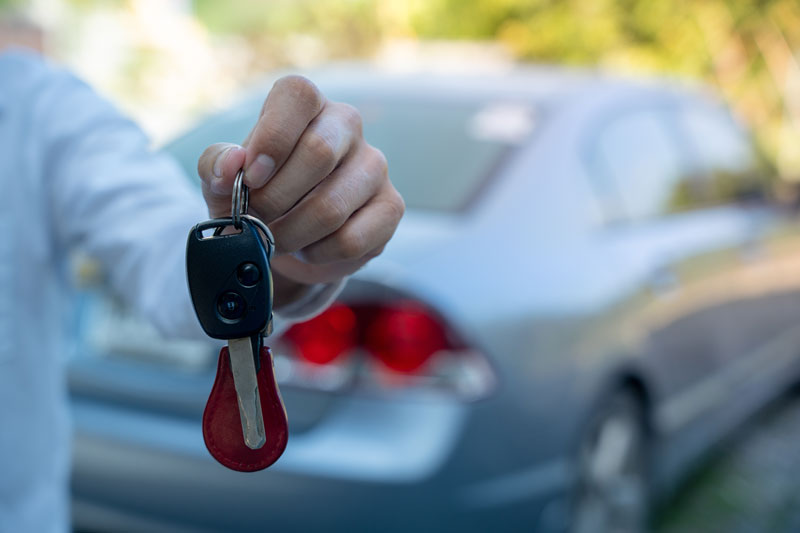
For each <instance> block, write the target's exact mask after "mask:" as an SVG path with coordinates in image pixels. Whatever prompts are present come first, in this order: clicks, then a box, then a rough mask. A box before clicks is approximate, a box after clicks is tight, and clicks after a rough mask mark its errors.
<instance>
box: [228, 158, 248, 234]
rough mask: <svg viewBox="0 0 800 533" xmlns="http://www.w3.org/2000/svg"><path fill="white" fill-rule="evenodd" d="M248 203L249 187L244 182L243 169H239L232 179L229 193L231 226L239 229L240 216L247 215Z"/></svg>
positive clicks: (240, 225) (240, 224)
mask: <svg viewBox="0 0 800 533" xmlns="http://www.w3.org/2000/svg"><path fill="white" fill-rule="evenodd" d="M249 204H250V188H249V187H248V186H247V185H245V184H244V169H243V168H242V169H239V172H237V173H236V179H234V180H233V194H231V218H232V219H233V227H235V228H236V229H241V227H242V216H243V215H247V208H248V207H249Z"/></svg>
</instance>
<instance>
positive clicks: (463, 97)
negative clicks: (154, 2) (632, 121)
mask: <svg viewBox="0 0 800 533" xmlns="http://www.w3.org/2000/svg"><path fill="white" fill-rule="evenodd" d="M290 73H299V74H302V75H305V76H307V77H308V78H310V79H311V80H313V81H314V82H315V83H316V84H317V85H318V86H319V87H320V89H322V91H323V92H324V93H325V94H326V95H330V96H332V97H333V98H336V97H339V96H340V95H341V97H344V96H353V95H357V96H362V95H374V96H375V97H377V98H379V99H393V100H395V99H396V100H400V99H402V100H428V101H452V102H464V103H476V104H481V103H486V102H493V101H497V100H504V99H511V100H516V101H523V102H530V103H532V104H535V105H536V106H537V107H552V106H554V105H555V104H559V103H565V102H569V101H571V100H578V99H582V98H585V97H586V96H589V95H591V96H592V97H593V98H602V97H603V95H616V96H619V95H625V94H631V93H636V94H640V95H644V94H649V95H650V96H654V97H655V96H660V97H662V98H669V97H675V96H678V95H683V96H684V97H686V96H688V95H694V96H700V95H705V96H708V95H709V92H708V91H707V90H706V89H704V88H703V87H702V86H701V85H699V84H697V83H696V82H692V81H689V80H684V79H677V78H665V77H642V76H636V77H633V76H625V75H620V74H611V73H608V72H605V71H602V70H599V69H588V68H573V67H565V66H556V65H534V64H516V65H513V66H511V67H499V68H497V69H494V70H489V71H487V70H486V69H477V70H476V71H475V72H472V73H468V72H464V71H463V70H460V71H457V72H448V71H442V70H438V71H434V70H416V71H408V70H407V71H401V70H392V69H389V68H381V67H379V66H375V65H371V64H367V63H360V62H355V63H354V62H348V63H333V64H328V65H326V66H323V67H319V68H314V69H309V70H304V71H301V72H297V71H282V72H276V73H274V74H272V75H270V76H269V77H267V78H266V79H264V80H262V81H261V82H260V83H257V84H256V85H255V88H254V89H252V90H249V91H247V93H245V99H246V100H250V99H251V98H252V99H256V100H259V101H263V98H264V95H265V94H266V92H267V91H268V90H269V87H270V86H271V85H272V83H273V82H274V81H275V80H276V79H278V78H279V77H280V76H283V75H286V74H290Z"/></svg>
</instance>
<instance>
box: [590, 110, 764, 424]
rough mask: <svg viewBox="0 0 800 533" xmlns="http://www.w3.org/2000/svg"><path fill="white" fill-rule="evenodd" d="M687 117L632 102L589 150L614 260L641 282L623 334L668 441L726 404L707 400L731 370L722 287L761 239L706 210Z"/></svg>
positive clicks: (734, 219) (722, 210)
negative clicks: (722, 373) (681, 119)
mask: <svg viewBox="0 0 800 533" xmlns="http://www.w3.org/2000/svg"><path fill="white" fill-rule="evenodd" d="M679 109H680V107H679V102H678V101H675V100H674V99H658V98H648V99H646V100H642V101H640V102H638V103H637V102H636V101H628V102H625V103H623V104H620V106H619V107H617V108H615V109H614V110H613V112H611V113H608V114H607V115H606V116H607V118H606V119H605V120H604V121H601V122H600V123H599V124H598V126H597V127H596V129H595V130H594V137H593V141H592V142H590V143H589V144H588V160H589V161H590V166H591V167H592V169H593V173H592V178H593V179H594V180H595V181H596V190H597V191H598V194H599V195H600V197H601V201H602V203H603V205H604V206H605V210H606V213H607V223H606V225H605V229H604V231H603V232H604V236H605V239H606V240H607V241H608V243H609V244H608V250H609V253H611V254H615V255H616V256H617V257H618V261H617V262H618V264H620V265H621V268H623V269H625V270H626V271H627V272H628V274H627V275H628V276H630V277H632V278H633V279H635V280H636V289H635V290H634V291H633V293H632V294H631V295H630V301H631V304H630V306H629V307H630V310H629V312H628V313H627V315H625V318H623V319H622V321H623V322H624V324H621V327H620V332H621V334H623V333H624V332H629V333H624V334H630V335H631V336H632V337H635V338H636V339H638V340H637V342H638V343H639V351H640V353H641V354H642V355H643V357H642V358H641V361H640V362H639V364H640V366H641V367H642V368H643V369H644V371H645V372H646V373H647V374H648V376H649V377H651V379H652V383H653V384H654V385H655V387H656V390H654V391H653V392H654V393H655V399H656V403H657V411H656V416H657V420H656V423H657V424H658V427H659V429H660V430H662V431H665V432H670V431H676V430H679V429H680V428H681V427H682V426H684V425H686V424H687V423H689V422H692V421H694V420H696V419H697V418H698V417H699V416H701V415H703V414H706V413H708V412H709V410H710V409H712V408H713V406H714V404H715V403H716V402H718V401H720V398H719V397H718V396H714V397H708V396H707V395H706V394H705V392H706V390H707V387H706V385H707V383H708V379H709V378H710V377H711V376H714V375H715V374H716V373H717V372H718V371H719V370H720V368H721V367H722V366H724V364H725V362H726V361H727V350H728V346H727V343H726V337H725V333H726V330H727V326H726V325H725V324H724V323H723V322H721V320H723V318H724V317H723V315H721V314H720V305H722V303H723V302H724V300H725V299H726V297H727V296H726V291H725V287H724V285H722V284H720V283H719V281H718V280H719V279H724V274H725V273H726V272H728V271H729V270H730V269H731V268H734V267H735V266H736V265H735V264H733V265H732V260H731V258H732V257H733V258H738V256H739V248H740V246H741V243H742V242H746V241H747V238H748V235H750V234H751V233H752V228H751V221H750V220H749V219H747V218H743V217H741V216H739V215H740V214H739V213H737V212H736V211H732V210H730V209H727V208H726V207H725V206H721V207H720V206H706V205H701V204H699V203H698V202H697V200H696V192H697V188H698V184H697V183H696V167H697V165H696V164H695V162H694V159H693V155H692V153H691V152H690V151H688V150H687V149H686V146H685V143H683V142H682V141H681V138H680V136H679V134H680V130H679V129H678V128H677V127H676V124H675V116H676V113H677V112H678V110H679ZM734 263H735V261H734Z"/></svg>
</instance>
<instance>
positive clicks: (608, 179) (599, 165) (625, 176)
mask: <svg viewBox="0 0 800 533" xmlns="http://www.w3.org/2000/svg"><path fill="white" fill-rule="evenodd" d="M590 154H591V157H590V159H591V164H590V166H591V167H592V168H591V170H592V176H593V178H594V179H595V181H596V182H597V183H596V185H597V188H598V189H599V192H600V194H601V196H602V197H603V198H602V199H601V200H602V202H603V204H604V205H605V206H606V209H607V216H608V218H609V219H611V220H620V219H623V220H638V219H643V218H650V217H653V216H658V215H662V214H665V213H669V212H673V211H675V210H676V204H678V205H679V204H680V196H681V194H682V192H681V191H682V189H683V188H684V185H683V183H684V182H685V180H686V166H687V165H686V160H685V157H684V155H683V152H682V150H681V149H680V146H679V144H678V142H677V140H676V139H675V136H674V135H673V133H672V130H670V129H669V127H668V126H667V123H666V120H665V116H664V114H663V113H662V111H661V110H657V109H643V110H637V111H633V112H630V113H627V114H625V115H622V116H619V117H615V118H614V119H612V120H610V121H608V122H606V123H605V124H604V126H602V127H601V128H600V130H599V131H598V133H597V136H596V137H595V143H594V147H593V148H592V149H591V150H590Z"/></svg>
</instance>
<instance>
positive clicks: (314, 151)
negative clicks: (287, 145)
mask: <svg viewBox="0 0 800 533" xmlns="http://www.w3.org/2000/svg"><path fill="white" fill-rule="evenodd" d="M304 137H305V138H304V139H303V142H304V144H305V148H306V150H307V151H308V153H309V155H310V157H311V159H312V161H314V162H315V164H316V166H320V167H332V166H333V165H334V164H336V148H335V147H334V143H333V140H332V139H331V138H330V137H329V136H327V135H323V134H321V133H320V132H318V131H316V132H309V133H307V134H306V135H305V136H304Z"/></svg>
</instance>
